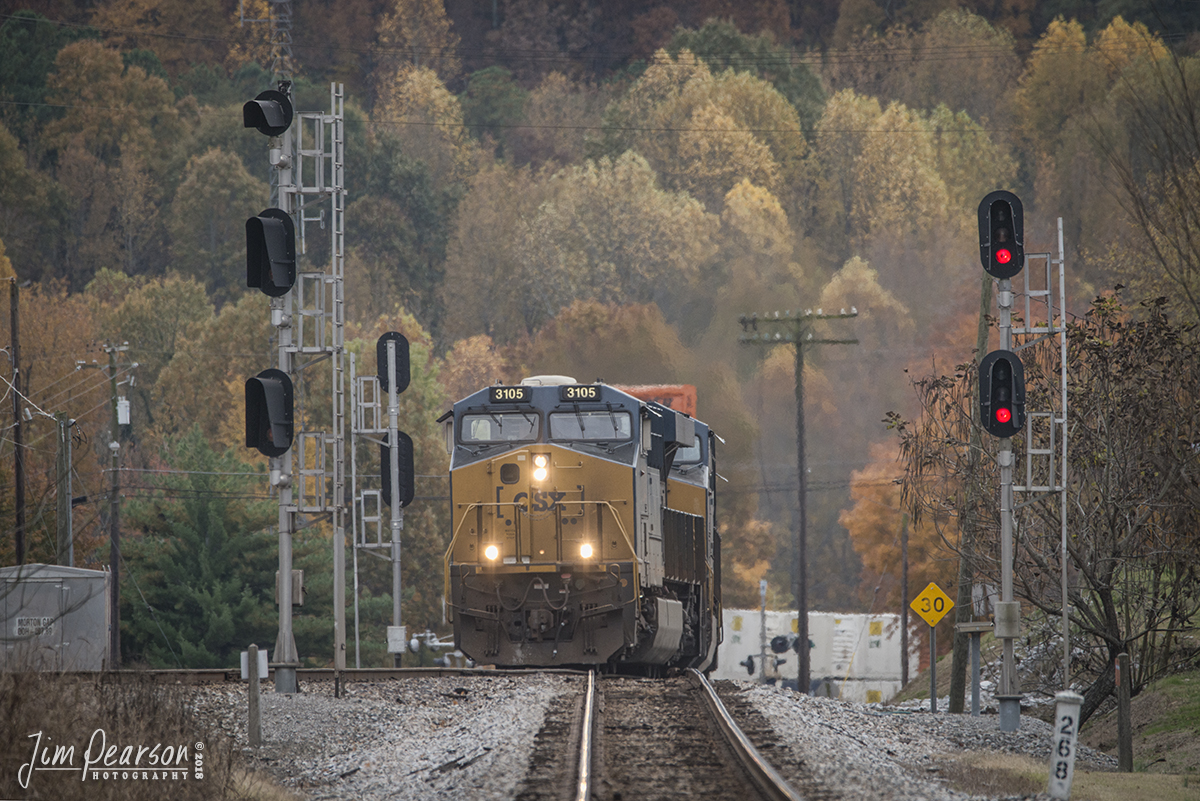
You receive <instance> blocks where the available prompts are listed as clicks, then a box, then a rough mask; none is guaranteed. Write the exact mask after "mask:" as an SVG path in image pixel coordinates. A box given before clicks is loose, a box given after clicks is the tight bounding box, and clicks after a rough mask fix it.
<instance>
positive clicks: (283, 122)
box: [242, 89, 294, 136]
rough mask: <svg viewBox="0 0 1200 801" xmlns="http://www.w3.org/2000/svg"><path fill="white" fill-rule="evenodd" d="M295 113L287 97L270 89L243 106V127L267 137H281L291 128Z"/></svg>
mask: <svg viewBox="0 0 1200 801" xmlns="http://www.w3.org/2000/svg"><path fill="white" fill-rule="evenodd" d="M293 113H294V112H293V110H292V101H291V100H289V99H288V96H287V95H285V94H284V93H283V92H277V91H275V90H274V89H268V90H267V91H265V92H260V93H259V95H258V97H256V98H254V99H253V100H251V101H249V102H248V103H246V104H245V105H243V106H242V126H243V127H245V128H254V129H256V130H257V131H258V132H259V133H261V134H265V135H266V136H279V135H280V134H281V133H283V132H284V131H286V130H287V129H288V128H289V127H291V124H292V116H293Z"/></svg>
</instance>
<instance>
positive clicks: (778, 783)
mask: <svg viewBox="0 0 1200 801" xmlns="http://www.w3.org/2000/svg"><path fill="white" fill-rule="evenodd" d="M687 675H688V678H689V679H691V681H692V683H693V684H694V685H696V686H697V687H699V688H700V689H701V690H703V693H702V694H703V695H704V700H705V702H706V703H707V704H708V709H709V711H710V712H711V713H712V716H713V720H715V721H716V723H717V728H718V729H720V731H721V734H722V736H724V737H725V740H726V742H728V743H729V747H730V748H731V749H732V750H733V753H734V756H736V757H737V759H738V761H739V762H740V763H741V764H742V767H744V768H745V769H746V772H747V773H748V774H749V775H750V778H751V779H753V780H754V783H755V784H756V785H758V788H759V789H760V790H762V792H763V794H764V795H765V796H766V797H767V798H770V799H771V800H772V801H804V797H803V796H801V795H800V794H799V793H797V792H796V791H795V790H794V789H792V787H791V785H789V784H788V783H787V781H786V780H785V779H784V778H783V777H782V776H780V775H779V772H778V771H777V770H775V768H774V767H772V766H771V764H770V763H769V762H767V761H766V760H765V759H763V757H762V754H760V753H759V752H758V749H757V748H755V747H754V744H753V743H751V742H750V740H749V739H748V738H747V737H746V735H745V733H744V732H743V731H742V730H741V728H740V727H738V725H737V723H735V722H734V720H733V717H732V716H731V715H730V714H729V710H727V709H726V708H725V705H724V704H723V703H721V699H720V698H718V697H717V693H716V691H715V690H713V688H712V685H711V684H710V683H709V681H708V679H707V678H705V677H704V674H703V673H701V672H700V671H698V670H696V669H695V668H688V671H687Z"/></svg>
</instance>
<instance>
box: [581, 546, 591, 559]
mask: <svg viewBox="0 0 1200 801" xmlns="http://www.w3.org/2000/svg"><path fill="white" fill-rule="evenodd" d="M579 555H580V556H582V557H583V558H584V559H591V558H592V546H591V543H587V542H585V543H584V544H583V545H580V546H579Z"/></svg>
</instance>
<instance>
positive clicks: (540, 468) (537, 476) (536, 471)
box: [533, 453, 550, 481]
mask: <svg viewBox="0 0 1200 801" xmlns="http://www.w3.org/2000/svg"><path fill="white" fill-rule="evenodd" d="M549 467H550V457H549V456H547V455H545V454H544V453H539V454H538V455H537V456H534V457H533V480H534V481H545V480H546V476H548V475H550V470H549Z"/></svg>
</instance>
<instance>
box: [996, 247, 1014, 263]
mask: <svg viewBox="0 0 1200 801" xmlns="http://www.w3.org/2000/svg"><path fill="white" fill-rule="evenodd" d="M995 258H996V261H998V262H999V263H1000V264H1008V263H1009V262H1010V261H1012V251H1011V250H1009V249H1008V248H1000V249H998V250H997V251H996V256H995Z"/></svg>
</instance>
